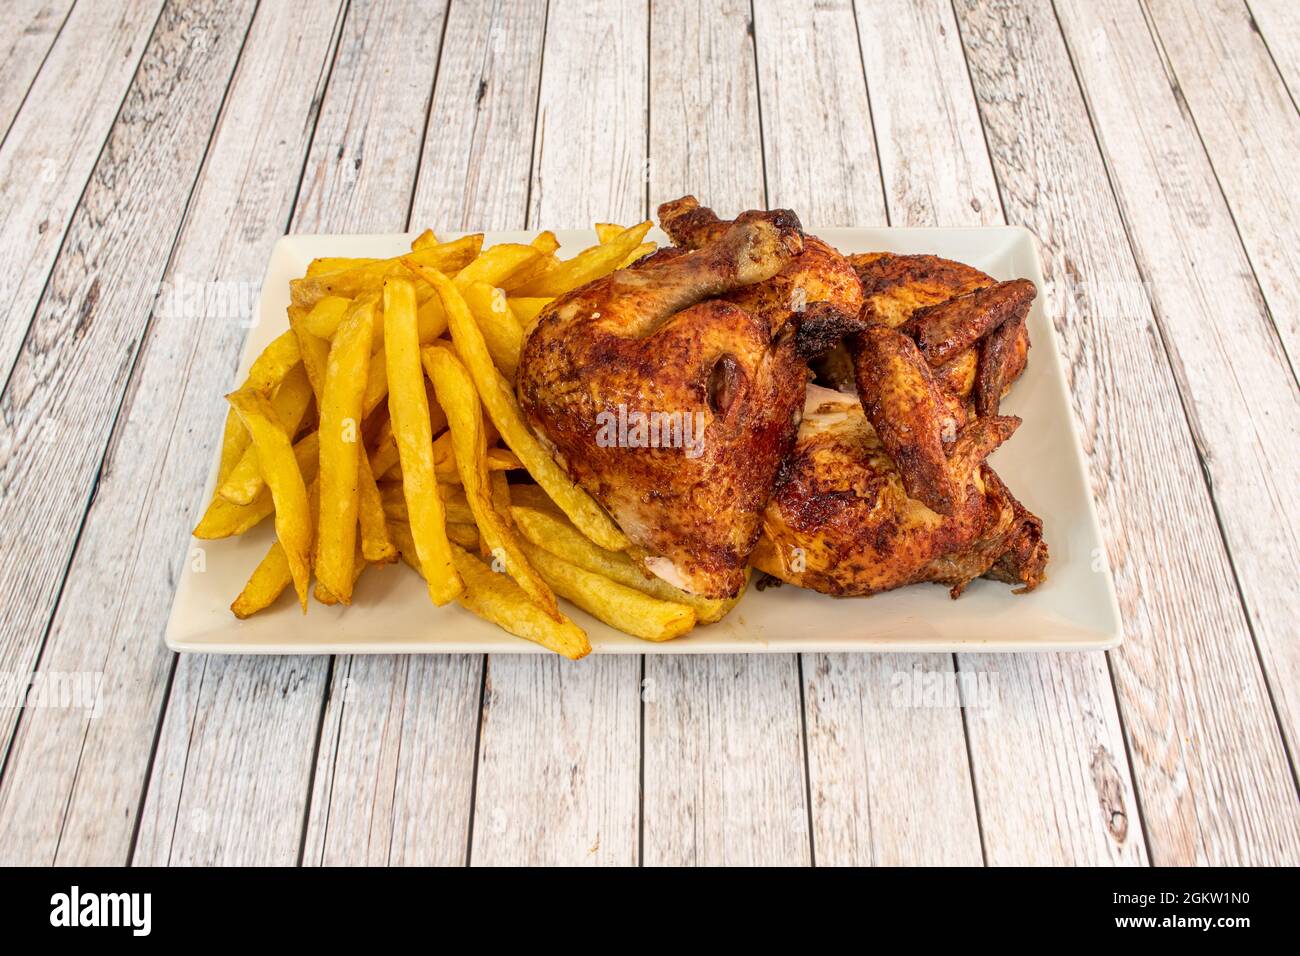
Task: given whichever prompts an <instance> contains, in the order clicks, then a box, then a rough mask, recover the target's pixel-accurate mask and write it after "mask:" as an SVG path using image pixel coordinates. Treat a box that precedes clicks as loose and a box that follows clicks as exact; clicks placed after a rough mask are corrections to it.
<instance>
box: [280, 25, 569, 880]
mask: <svg viewBox="0 0 1300 956" xmlns="http://www.w3.org/2000/svg"><path fill="white" fill-rule="evenodd" d="M544 15H545V8H544V6H539V5H537V4H515V3H499V2H491V0H489V2H484V3H471V4H460V3H457V4H453V5H452V7H451V11H450V14H449V17H450V19H449V21H448V23H447V29H446V33H445V36H444V39H443V54H444V58H443V59H442V61H441V62H440V64H439V67H438V81H437V85H436V88H435V89H434V92H433V103H432V107H431V110H430V114H429V122H428V124H427V131H426V135H425V139H424V154H423V159H422V160H421V162H420V168H419V171H418V183H419V184H418V185H417V187H416V194H415V198H414V200H413V201H412V206H411V228H413V229H419V228H423V227H425V226H432V227H434V228H435V229H438V230H442V229H447V230H453V229H457V228H475V229H477V228H479V227H480V223H481V222H483V221H490V222H492V223H495V224H496V225H497V227H498V228H520V227H522V226H523V225H524V220H525V216H526V215H527V206H526V202H527V191H528V176H529V166H530V164H531V161H532V142H533V122H532V118H533V116H534V115H535V110H536V103H537V84H538V81H539V75H540V70H541V51H542V41H543V27H544V19H545V16H544ZM485 22H486V24H487V27H486V28H485ZM520 110H522V111H523V113H522V114H520V112H519V111H520ZM393 570H394V571H395V572H396V573H399V574H406V573H409V572H408V571H407V569H406V568H405V567H401V568H395V569H393ZM484 667H485V659H484V658H482V657H480V656H447V655H437V656H429V657H400V658H386V657H380V658H376V657H357V658H341V659H340V660H339V661H338V662H337V664H336V667H335V680H334V687H333V691H332V693H331V695H330V700H329V702H328V704H327V709H326V714H325V723H324V735H323V738H322V740H321V745H320V756H319V759H318V764H317V771H316V778H315V793H314V795H313V798H312V806H311V814H310V818H309V821H308V828H307V836H306V852H305V856H304V859H305V861H306V862H309V863H317V862H319V863H324V864H326V865H335V864H342V863H349V862H371V863H380V862H391V863H412V864H423V863H427V864H434V863H436V864H444V865H446V864H453V863H464V862H465V859H466V854H467V850H468V845H467V841H468V838H469V829H470V815H471V807H470V794H471V791H472V788H473V781H474V750H475V745H476V743H477V736H478V726H479V703H480V700H479V698H480V691H481V687H482V681H483V668H484Z"/></svg>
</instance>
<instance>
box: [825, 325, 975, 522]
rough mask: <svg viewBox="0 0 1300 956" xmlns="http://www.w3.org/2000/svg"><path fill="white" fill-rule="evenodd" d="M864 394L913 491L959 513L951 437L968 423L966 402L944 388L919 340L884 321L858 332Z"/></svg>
mask: <svg viewBox="0 0 1300 956" xmlns="http://www.w3.org/2000/svg"><path fill="white" fill-rule="evenodd" d="M849 351H850V353H851V354H852V355H853V361H854V373H855V378H856V381H857V386H858V396H859V397H860V398H861V401H862V407H863V409H864V410H865V411H866V415H867V418H868V420H869V421H870V422H871V425H872V427H873V428H874V429H875V432H876V434H877V435H878V436H879V441H880V444H881V446H882V447H883V448H884V449H885V451H886V452H887V453H888V454H889V455H890V457H891V458H892V459H893V460H894V462H895V464H896V465H897V467H898V472H899V475H900V476H901V479H902V482H903V487H904V488H906V489H907V493H908V494H909V495H911V496H912V497H913V498H916V499H917V500H918V501H921V502H924V503H925V504H926V505H928V506H929V507H930V509H931V510H933V511H936V512H938V513H939V514H944V515H950V514H952V513H953V505H954V494H955V491H956V488H955V485H954V479H953V476H952V475H951V473H950V468H949V461H948V449H947V448H946V447H945V444H946V443H947V442H952V441H954V440H955V439H956V437H957V430H958V428H959V427H960V426H961V425H962V424H964V418H965V416H964V414H963V412H962V409H961V406H960V403H958V402H956V401H955V400H954V399H953V398H952V397H951V396H949V395H947V394H946V393H944V392H943V390H942V389H940V387H939V385H938V383H936V382H935V379H934V375H933V373H932V372H931V371H930V367H929V365H927V364H926V362H925V359H924V357H923V356H922V355H921V352H920V350H919V349H918V348H917V347H916V343H915V342H913V341H912V340H911V339H909V338H908V337H907V336H906V335H903V334H902V333H901V332H898V331H896V330H894V329H891V328H887V327H885V326H883V325H874V326H871V327H870V328H868V329H866V330H865V331H864V332H862V333H860V334H858V335H856V336H854V337H853V340H852V342H851V343H850V345H849Z"/></svg>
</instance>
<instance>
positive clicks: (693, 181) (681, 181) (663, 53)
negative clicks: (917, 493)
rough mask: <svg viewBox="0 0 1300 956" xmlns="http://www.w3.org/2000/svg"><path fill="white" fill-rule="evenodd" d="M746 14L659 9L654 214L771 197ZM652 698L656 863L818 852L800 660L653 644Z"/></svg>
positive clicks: (794, 858)
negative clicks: (811, 825) (662, 650)
mask: <svg viewBox="0 0 1300 956" xmlns="http://www.w3.org/2000/svg"><path fill="white" fill-rule="evenodd" d="M749 14H750V10H749V4H748V2H740V0H731V2H724V3H721V4H715V5H697V4H694V3H680V2H673V3H663V2H658V3H655V4H654V5H653V7H652V21H651V24H650V42H651V57H650V58H651V62H653V63H669V62H672V63H675V64H676V68H675V74H676V76H677V77H679V78H680V79H679V82H675V83H651V84H650V166H649V169H650V199H651V203H650V212H651V214H653V213H654V211H655V209H656V208H657V207H658V205H659V203H660V202H663V201H665V200H668V199H675V198H677V197H679V196H682V195H684V194H686V193H693V194H694V195H695V196H697V197H698V198H699V200H700V201H701V202H702V203H705V204H706V205H711V206H714V207H715V208H717V210H718V212H719V213H720V214H721V215H724V216H730V215H734V214H736V213H737V212H740V211H741V210H744V209H755V208H759V209H761V208H763V206H764V188H765V187H764V183H763V145H762V138H761V130H760V123H759V116H758V93H757V88H756V86H755V82H754V80H755V65H754V44H753V38H752V35H751V33H750V22H749ZM706 145H707V148H705V147H706ZM739 613H743V612H739ZM642 697H643V700H644V714H645V726H644V734H645V744H644V751H645V756H644V767H643V769H642V778H643V781H644V783H643V793H642V805H643V811H642V812H643V821H642V826H643V831H644V845H645V859H644V862H645V864H646V865H647V866H657V865H687V864H690V865H707V866H721V865H726V864H739V865H744V864H759V863H767V864H785V865H801V864H806V863H808V862H809V860H810V858H811V853H810V844H809V835H808V810H807V805H806V804H807V799H806V783H805V780H804V751H803V731H802V726H801V725H802V719H801V715H800V700H799V665H798V660H797V658H795V657H794V656H793V655H774V656H767V655H755V656H746V655H731V656H722V655H719V656H713V655H709V656H700V655H687V656H684V657H666V656H662V655H657V654H652V655H648V656H647V657H646V658H645V684H644V688H643V692H642Z"/></svg>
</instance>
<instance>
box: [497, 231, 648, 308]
mask: <svg viewBox="0 0 1300 956" xmlns="http://www.w3.org/2000/svg"><path fill="white" fill-rule="evenodd" d="M649 231H650V222H649V221H646V222H643V223H641V224H639V225H636V226H633V227H632V228H630V229H624V230H623V231H622V232H621V233H619V234H618V235H617V236H616V237H615V238H613V239H611V240H610V241H609V242H607V243H604V244H603V245H595V246H592V247H591V248H590V249H584V250H583V251H582V252H580V253H578V254H577V255H576V256H574V257H573V258H572V259H569V260H568V261H567V262H561V263H560V265H559V267H558V268H555V269H552V270H551V271H550V272H548V273H546V275H544V276H541V277H540V278H538V279H536V280H535V281H533V282H531V283H529V284H528V285H526V286H523V287H522V288H519V289H512V290H511V291H513V292H515V293H516V294H518V295H523V296H539V295H563V294H564V293H566V292H569V291H571V290H572V289H576V288H578V286H581V285H586V284H587V283H588V282H591V281H592V280H593V279H599V278H600V277H601V276H603V275H607V274H608V273H610V272H613V271H614V270H615V269H617V268H618V267H619V266H620V265H621V264H622V263H623V261H624V260H625V259H626V258H627V257H628V256H629V255H631V254H632V251H633V250H634V249H636V247H637V246H639V245H640V244H641V240H642V239H644V238H645V234H646V233H647V232H649Z"/></svg>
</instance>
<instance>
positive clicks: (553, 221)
mask: <svg viewBox="0 0 1300 956" xmlns="http://www.w3.org/2000/svg"><path fill="white" fill-rule="evenodd" d="M646 22H647V10H646V7H645V5H644V4H643V3H629V4H623V5H619V6H618V7H614V6H613V5H610V4H602V3H598V2H595V0H587V2H574V0H557V2H552V3H551V5H550V10H549V14H548V20H547V27H546V40H545V44H546V45H545V50H544V58H543V67H542V77H541V87H540V92H539V98H538V99H539V102H538V114H537V131H536V140H535V144H534V150H533V157H534V159H533V181H532V193H531V198H530V201H529V216H528V224H529V225H530V226H539V227H545V228H564V227H569V226H580V227H588V228H589V227H590V226H591V223H592V222H593V221H596V220H602V221H604V220H610V219H612V220H617V221H622V222H630V221H636V220H637V219H639V218H640V217H641V216H643V215H644V213H645V201H646V192H645V190H646V184H645V177H644V171H645V157H646V115H645V111H646V90H647V85H646V84H647V82H648V72H647V71H648V64H647V62H646V35H645V26H646ZM487 667H488V670H487V683H486V693H485V696H484V700H483V716H482V726H481V728H480V731H479V734H480V742H479V766H478V778H477V800H476V803H475V807H474V830H473V841H472V843H473V845H472V848H471V855H470V861H471V863H474V864H483V865H491V864H505V863H528V864H539V863H551V864H584V863H595V864H600V863H614V864H634V863H636V862H637V855H638V849H637V823H638V771H639V767H640V728H639V723H640V700H639V696H638V693H637V689H638V683H639V680H640V676H641V675H640V661H639V659H638V658H636V657H631V656H617V657H614V656H611V657H598V658H588V659H586V660H583V661H581V662H579V663H577V664H573V663H570V662H568V661H563V660H559V659H556V658H554V657H539V656H531V655H529V656H524V657H491V658H489V659H488V664H487Z"/></svg>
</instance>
